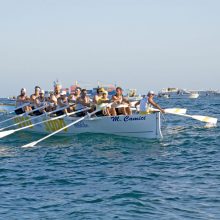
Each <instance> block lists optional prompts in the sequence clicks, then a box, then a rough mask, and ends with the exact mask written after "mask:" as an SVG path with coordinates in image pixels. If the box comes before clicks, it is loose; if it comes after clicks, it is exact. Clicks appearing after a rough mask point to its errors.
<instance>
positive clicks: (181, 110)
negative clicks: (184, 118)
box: [164, 108, 187, 114]
mask: <svg viewBox="0 0 220 220" xmlns="http://www.w3.org/2000/svg"><path fill="white" fill-rule="evenodd" d="M164 111H165V113H166V114H175V113H176V114H186V111H187V109H185V108H166V109H164Z"/></svg>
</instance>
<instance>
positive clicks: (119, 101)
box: [112, 87, 132, 115]
mask: <svg viewBox="0 0 220 220" xmlns="http://www.w3.org/2000/svg"><path fill="white" fill-rule="evenodd" d="M112 101H113V102H114V105H112V113H113V115H120V114H123V115H131V114H132V113H131V108H130V102H129V100H128V99H126V98H124V96H123V90H122V88H121V87H117V88H116V94H115V95H113V96H112ZM120 105H125V107H119V108H117V107H118V106H120Z"/></svg>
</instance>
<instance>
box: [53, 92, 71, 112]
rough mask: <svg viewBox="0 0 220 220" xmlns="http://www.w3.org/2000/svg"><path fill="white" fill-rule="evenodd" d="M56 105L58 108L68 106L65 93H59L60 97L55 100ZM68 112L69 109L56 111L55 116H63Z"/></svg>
mask: <svg viewBox="0 0 220 220" xmlns="http://www.w3.org/2000/svg"><path fill="white" fill-rule="evenodd" d="M57 104H58V106H59V108H62V107H67V106H69V102H68V98H67V96H66V91H62V92H60V97H59V98H58V99H57ZM68 112H70V109H69V108H68V109H64V110H61V111H58V112H57V113H56V114H57V115H58V116H59V115H63V114H68Z"/></svg>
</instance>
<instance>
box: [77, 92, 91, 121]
mask: <svg viewBox="0 0 220 220" xmlns="http://www.w3.org/2000/svg"><path fill="white" fill-rule="evenodd" d="M86 107H91V110H90V111H91V112H92V111H93V110H94V106H93V104H92V103H91V101H90V98H89V96H88V95H87V91H86V89H82V91H81V96H80V97H79V98H77V100H76V111H78V110H81V109H84V108H86ZM86 114H87V112H86V111H84V112H80V113H77V116H78V117H82V116H85V115H86Z"/></svg>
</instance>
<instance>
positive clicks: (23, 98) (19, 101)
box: [15, 88, 32, 115]
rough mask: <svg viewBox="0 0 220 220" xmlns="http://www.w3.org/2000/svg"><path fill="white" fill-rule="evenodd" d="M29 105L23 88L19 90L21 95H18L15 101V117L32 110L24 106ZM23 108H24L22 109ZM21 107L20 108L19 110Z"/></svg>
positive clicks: (28, 99) (28, 98)
mask: <svg viewBox="0 0 220 220" xmlns="http://www.w3.org/2000/svg"><path fill="white" fill-rule="evenodd" d="M28 103H30V97H29V96H27V90H26V89H25V88H22V89H21V93H20V95H19V96H18V97H17V99H16V108H17V110H15V113H16V114H17V115H19V114H23V113H25V112H29V111H31V110H32V108H31V107H30V106H28V105H27V106H24V105H25V104H28ZM22 106H24V107H22ZM19 107H21V108H19Z"/></svg>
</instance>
